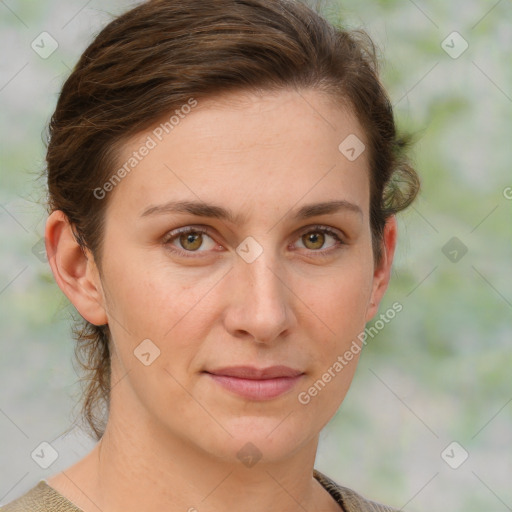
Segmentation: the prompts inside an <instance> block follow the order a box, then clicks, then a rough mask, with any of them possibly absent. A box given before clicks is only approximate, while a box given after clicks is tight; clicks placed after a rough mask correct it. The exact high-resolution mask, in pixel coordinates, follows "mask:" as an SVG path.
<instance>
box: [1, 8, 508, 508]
mask: <svg viewBox="0 0 512 512" xmlns="http://www.w3.org/2000/svg"><path fill="white" fill-rule="evenodd" d="M132 5H134V4H133V3H128V2H125V1H117V2H114V1H113V0H103V1H101V2H100V1H99V0H92V1H89V2H86V1H85V0H80V1H76V0H70V1H68V2H62V1H55V0H47V1H45V2H42V3H36V2H29V1H27V0H25V1H15V0H5V1H2V2H0V20H1V21H0V24H1V36H0V41H1V46H2V49H3V51H2V56H1V61H0V71H1V78H0V102H1V111H2V117H1V130H2V132H1V135H2V136H1V137H0V150H1V171H0V179H1V189H0V230H1V236H2V243H1V245H0V251H1V256H2V259H1V266H0V304H1V306H0V320H1V322H0V325H1V330H2V333H1V347H2V357H1V359H0V390H1V391H0V504H3V503H7V502H8V501H11V500H12V499H14V498H15V497H17V496H19V495H20V494H22V493H23V492H24V491H26V490H28V489H29V488H30V487H32V486H33V485H34V484H35V483H36V482H37V481H38V480H39V479H40V478H44V477H47V476H48V477H49V476H50V475H51V474H54V473H56V472H57V471H60V470H61V469H64V468H65V467H67V466H69V465H70V464H72V463H73V462H74V461H76V460H78V459H79V458H81V457H82V456H83V455H85V454H86V453H87V451H88V450H89V449H90V448H91V447H92V446H93V443H92V442H91V441H90V440H88V439H87V438H86V437H85V436H84V435H83V434H81V433H80V431H79V430H78V429H74V430H71V431H68V427H70V425H71V422H72V421H73V419H74V413H76V412H77V410H78V409H76V408H74V404H75V400H76V398H77V396H78V393H79V385H78V377H77V374H76V372H75V369H74V364H73V343H72V341H71V335H70V327H69V326H70V312H71V311H70V309H71V308H70V307H68V306H67V303H66V301H65V300H64V297H63V295H62V294H61V292H60V290H59V289H58V287H57V285H56V284H54V282H53V278H52V276H51V273H50V270H49V267H48V264H47V262H46V261H45V260H44V256H42V252H41V249H42V236H43V232H44V221H45V211H44V209H43V208H42V207H41V205H40V203H41V201H42V200H44V195H45V191H44V183H41V182H40V181H38V180H37V175H38V173H39V171H40V170H41V169H42V168H43V166H44V149H45V148H44V143H43V140H44V137H45V135H44V128H45V125H46V124H47V123H48V121H49V118H50V116H51V113H52V112H53V108H54V106H55V102H56V99H57V95H58V92H59V89H60V86H61V85H62V83H63V81H64V79H65V77H66V76H67V74H68V73H69V71H70V69H71V67H72V66H73V65H74V63H75V62H76V60H77V58H78V57H79V55H80V54H81V52H82V51H83V49H84V48H85V46H86V44H87V43H88V41H89V40H90V39H91V38H92V36H93V34H95V33H97V32H98V30H99V29H100V28H101V27H102V26H103V25H104V24H106V23H107V22H108V21H109V20H110V19H111V18H112V16H115V15H117V14H119V13H121V12H123V11H124V10H126V9H127V8H129V7H130V6H132ZM319 5H320V8H321V9H322V10H323V12H324V13H325V15H326V16H327V17H329V18H330V19H331V20H333V21H336V22H340V21H341V23H342V24H343V25H345V26H348V27H352V28H363V29H365V30H367V31H368V32H369V34H370V35H371V36H372V37H373V39H374V40H375V42H376V43H377V45H378V47H379V48H380V50H381V52H382V78H383V81H384V83H385V85H386V87H387V89H388V91H389V94H390V97H391V99H392V102H393V104H394V107H395V112H396V116H397V120H398V123H399V126H400V128H401V129H402V130H403V131H408V132H412V133H413V134H415V137H416V140H417V142H416V145H415V147H414V150H413V158H414V163H415V166H416V167H417V169H418V171H419V173H420V176H421V179H422V184H423V189H422V192H421V195H420V197H419V199H418V201H417V202H416V203H415V204H414V206H413V207H411V208H410V209H409V210H407V211H406V212H404V213H403V214H401V215H400V218H399V228H400V237H399V247H398V250H397V255H396V261H395V265H394V272H393V281H392V283H391V285H390V288H389V291H388V293H387V296H386V298H385V300H384V302H383V303H382V305H381V312H384V311H386V310H387V309H388V308H389V307H390V306H391V304H393V302H395V301H398V302H400V303H401V304H402V305H403V311H402V312H400V313H399V314H397V315H396V317H395V318H394V319H393V320H392V321H391V322H390V323H389V324H386V326H385V328H384V329H382V330H381V331H380V333H379V334H378V336H376V337H374V338H373V339H369V342H368V345H367V346H366V348H365V350H364V352H363V356H362V359H361V362H360V367H359V369H358V372H357V374H356V378H355V380H354V382H353V384H352V388H351V390H350V392H349V394H348V396H347V398H346V400H345V401H344V403H343V404H342V406H341V408H340V410H339V411H338V413H337V414H336V416H335V417H334V418H333V420H332V421H331V422H330V423H329V425H328V426H327V427H326V428H325V429H324V431H323V432H322V434H321V443H320V449H319V453H318V458H317V464H316V467H317V468H318V469H320V470H321V471H323V472H325V473H326V474H328V475H329V476H330V477H331V478H333V479H334V480H336V481H338V482H339V483H341V484H343V485H345V486H348V487H352V488H354V489H356V490H358V491H360V492H361V493H363V494H364V495H366V496H368V497H371V498H373V499H376V500H378V501H382V502H385V503H389V504H392V505H394V506H396V507H397V508H403V510H407V511H417V512H420V511H427V510H429V511H430V510H432V509H434V510H439V511H444V510H446V511H448V510H449V511H453V510H464V511H466V512H482V511H501V510H503V511H505V510H512V486H511V485H510V482H511V476H512V377H511V373H512V371H511V370H512V350H511V346H512V344H511V338H512V271H511V255H512V229H511V224H512V222H511V220H512V216H511V210H512V172H511V170H510V169H511V163H512V151H511V135H512V3H511V2H510V1H509V0H502V1H497V2H495V1H492V2H484V1H466V2H462V1H460V0H459V1H453V2H443V1H441V0H433V1H430V2H420V1H419V0H416V1H414V2H413V1H412V0H410V1H407V0H396V1H386V2H384V1H369V0H363V1H361V0H359V1H356V0H351V1H343V2H337V1H332V2H320V3H319ZM41 32H48V33H49V34H50V35H51V36H52V38H54V39H55V41H57V43H58V48H57V49H56V50H55V51H54V52H53V53H52V54H51V55H50V56H48V57H47V58H42V57H41V56H40V55H38V54H37V53H36V52H35V51H34V50H33V49H32V47H31V43H32V41H34V40H35V39H36V37H38V36H39V34H41ZM454 32H456V33H454ZM466 45H467V48H466ZM370 325H371V324H370ZM42 441H48V442H51V444H52V445H53V446H55V448H56V449H57V450H58V451H59V454H60V457H59V459H58V460H57V462H55V464H54V465H52V466H51V467H50V468H49V469H48V470H46V471H45V470H42V469H40V468H39V467H38V466H37V465H36V464H35V463H34V461H33V460H32V458H31V457H30V454H31V452H32V451H33V450H34V448H35V447H36V446H38V445H39V444H40V443H41V442H42ZM452 442H456V443H458V445H455V446H454V445H451V446H450V447H449V445H450V444H451V443H452ZM447 447H448V449H447V450H445V449H446V448H447ZM463 450H464V451H463ZM465 452H467V454H468V458H467V460H465V461H464V462H463V463H461V464H460V465H459V466H458V467H457V468H454V467H452V466H457V465H458V464H459V463H460V461H461V460H462V459H463V456H465V455H464V454H465Z"/></svg>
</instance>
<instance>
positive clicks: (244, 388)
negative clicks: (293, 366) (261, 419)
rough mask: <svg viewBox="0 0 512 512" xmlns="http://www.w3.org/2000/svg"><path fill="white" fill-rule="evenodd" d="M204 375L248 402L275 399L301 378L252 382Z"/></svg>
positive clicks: (223, 376)
mask: <svg viewBox="0 0 512 512" xmlns="http://www.w3.org/2000/svg"><path fill="white" fill-rule="evenodd" d="M206 375H208V376H209V377H211V378H212V379H213V380H214V381H215V382H217V383H218V384H220V385H221V386H223V387H224V388H225V389H227V390H229V391H232V392H233V393H236V394H237V395H240V396H243V397H244V398H248V399H250V400H270V399H272V398H276V397H278V396H280V395H282V394H284V393H286V392H287V391H290V389H292V388H293V387H294V386H295V385H296V384H297V382H299V380H300V379H301V377H302V375H298V376H297V377H278V378H275V379H260V380H254V379H240V378H237V377H228V376H226V375H214V374H213V373H206Z"/></svg>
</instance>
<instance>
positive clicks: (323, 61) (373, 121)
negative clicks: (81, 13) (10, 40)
mask: <svg viewBox="0 0 512 512" xmlns="http://www.w3.org/2000/svg"><path fill="white" fill-rule="evenodd" d="M282 88H292V89H295V90H297V91H300V90H304V89H315V90H318V91H321V92H324V93H326V94H327V95H328V96H330V97H331V98H332V99H333V100H334V101H336V102H338V103H339V104H340V105H342V106H349V107H350V108H351V109H352V111H353V112H354V113H355V114H356V116H357V118H358V120H359V122H360V124H361V126H362V127H363V129H364V131H365V134H366V136H367V139H368V146H367V151H368V157H369V162H370V224H371V230H372V240H373V252H374V258H375V261H376V262H378V261H379V259H380V257H381V243H382V235H383V231H384V225H385V223H386V220H387V219H388V218H389V217H390V216H391V215H393V214H395V213H397V212H399V211H400V210H402V209H404V208H406V207H407V206H408V205H409V204H410V203H411V202H412V201H413V200H414V198H415V196H416V195H417V193H418V190H419V179H418V176H417V174H416V172H415V171H414V170H413V169H412V167H411V166H410V165H409V164H408V161H407V158H406V155H405V149H406V143H405V140H404V139H401V138H399V137H398V135H397V132H396V129H395V122H394V118H393V111H392V107H391V103H390V101H389V99H388V96H387V94H386V92H385V90H384V89H383V87H382V85H381V83H380V81H379V78H378V62H377V55H376V50H375V47H374V44H373V43H372V41H371V39H370V38H369V36H367V35H366V34H365V33H364V32H362V31H347V30H344V29H342V28H341V27H335V26H333V25H332V24H330V23H329V22H328V21H326V19H324V18H323V17H322V16H321V15H320V14H318V13H317V12H315V11H314V10H313V9H311V8H310V7H308V6H307V5H306V4H305V3H303V2H297V1H292V0H212V1H208V2H198V1H197V0H152V1H149V2H146V3H143V4H141V5H139V6H137V7H135V8H133V9H132V10H130V11H128V12H126V13H125V14H123V15H121V16H119V17H118V18H116V19H114V20H113V21H112V22H110V23H109V24H108V25H107V26H106V27H105V28H104V29H103V30H102V31H101V32H100V33H99V34H98V35H97V37H96V38H95V39H94V41H93V42H92V43H91V44H90V46H89V47H88V48H87V49H86V50H85V51H84V52H83V54H82V56H81V58H80V59H79V61H78V63H77V65H76V66H75V68H74V69H73V71H72V73H71V75H70V76H69V77H68V79H67V80H66V82H65V83H64V85H63V87H62V91H61V94H60V97H59V100H58V102H57V106H56V109H55V112H54V114H53V116H52V118H51V121H50V125H49V142H48V149H47V156H46V162H47V170H46V173H47V180H48V192H49V198H48V211H49V213H50V212H52V211H54V210H62V211H63V212H64V213H65V214H66V215H67V217H68V219H69V221H70V223H71V225H72V226H73V229H74V230H75V233H76V238H77V241H78V243H79V244H80V245H81V246H82V248H84V249H85V248H87V249H89V250H90V251H91V253H92V254H93V256H94V258H95V261H96V263H97V265H98V268H99V270H100V272H101V248H102V233H103V221H104V216H105V208H106V205H107V204H108V195H107V197H105V198H104V199H99V198H98V197H97V196H96V195H95V193H94V191H95V190H97V189H98V187H102V186H103V185H104V184H105V182H106V181H107V180H108V179H109V178H110V177H111V176H112V173H113V172H114V171H115V170H116V169H117V168H118V165H119V162H118V159H117V155H118V154H119V150H120V148H121V147H122V145H123V142H125V141H126V140H127V139H128V137H130V136H133V135H135V134H137V133H138V132H141V131H143V130H145V129H147V128H149V127H150V126H151V125H152V124H154V123H155V122H157V121H159V120H160V119H162V117H163V116H164V115H166V114H168V113H171V112H173V111H174V110H175V109H179V108H180V107H181V106H182V105H184V104H186V103H187V102H188V101H189V100H190V99H191V98H194V99H196V100H197V101H199V102H200V101H201V99H205V98H210V97H213V96H215V95H218V94H224V93H229V92H230V91H233V92H235V91H242V90H247V91H260V92H265V91H277V90H279V89H282ZM340 142H341V141H340ZM82 320H83V319H82ZM74 334H75V337H76V340H77V346H76V349H75V353H76V355H77V359H78V361H79V363H80V364H81V365H82V368H83V369H84V370H85V373H86V379H85V382H86V383H87V384H86V387H85V389H84V391H83V397H82V416H83V418H84V419H85V421H86V423H87V425H88V426H89V427H90V429H91V431H92V432H91V433H92V434H93V435H94V436H95V438H96V439H97V440H99V439H100V438H101V436H102V435H103V433H104V429H105V425H106V420H107V417H108V406H109V400H110V386H111V383H110V363H111V361H110V348H109V344H110V338H109V336H110V331H109V328H108V325H103V326H95V325H92V324H90V323H88V322H87V321H85V320H83V321H82V323H81V324H79V325H78V326H76V327H75V330H74Z"/></svg>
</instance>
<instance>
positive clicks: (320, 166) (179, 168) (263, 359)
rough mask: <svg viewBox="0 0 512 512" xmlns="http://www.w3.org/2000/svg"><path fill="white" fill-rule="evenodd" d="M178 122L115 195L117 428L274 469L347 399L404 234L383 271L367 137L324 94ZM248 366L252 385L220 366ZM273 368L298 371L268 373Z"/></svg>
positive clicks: (112, 298) (110, 269)
mask: <svg viewBox="0 0 512 512" xmlns="http://www.w3.org/2000/svg"><path fill="white" fill-rule="evenodd" d="M189 110H190V112H189ZM184 112H188V113H186V114H184ZM180 114H181V115H180V116H179V122H178V123H176V119H174V120H173V127H172V128H171V129H170V128H169V126H170V125H167V127H166V128H167V131H168V132H169V133H166V131H165V130H164V129H163V128H162V125H155V127H154V128H152V129H150V130H148V131H146V132H144V133H142V134H140V135H138V136H137V137H135V138H133V139H131V140H130V142H129V143H127V144H126V145H125V146H124V150H123V153H122V154H121V157H120V159H119V162H118V164H119V165H118V167H116V169H119V168H121V167H122V166H123V165H124V164H125V163H127V162H130V158H135V159H136V160H137V163H136V164H135V163H134V162H135V161H134V160H131V164H129V165H128V166H126V167H125V169H130V170H129V172H126V173H122V172H121V177H122V176H123V175H124V174H126V176H124V177H122V179H121V181H120V182H115V185H114V186H113V187H112V188H113V190H111V191H109V192H108V193H107V194H106V197H105V199H103V200H107V201H108V203H109V204H108V208H107V212H106V223H105V228H104V243H103V251H102V261H101V270H102V272H101V288H102V290H103V293H104V298H105V302H104V304H103V305H104V307H105V311H106V319H107V320H108V324H109V326H110V330H111V333H112V336H113V340H114V345H115V348H114V352H115V353H114V356H113V363H112V364H113V372H114V379H113V382H114V383H116V382H118V381H119V383H118V384H116V385H115V386H114V388H113V390H112V398H111V399H112V404H111V411H112V412H111V421H115V415H123V416H124V418H125V419H126V421H128V422H129V425H130V427H131V428H133V429H135V431H137V429H140V431H141V432H142V431H145V432H147V428H148V425H151V427H150V428H151V429H154V432H157V431H158V432H160V433H162V432H164V433H165V434H168V435H169V436H171V437H173V438H177V439H179V440H180V441H184V442H187V441H188V442H191V443H192V444H193V445H194V446H196V447H199V448H200V449H202V450H205V451H206V452H208V453H210V454H214V455H216V456H219V457H223V458H226V457H227V458H228V459H229V458H233V459H234V458H235V457H236V454H237V453H238V452H239V450H240V449H241V448H242V447H244V446H245V445H246V443H248V442H250V443H252V444H253V445H254V446H255V447H256V448H257V449H258V450H259V452H261V454H262V456H263V457H265V459H266V460H277V459H278V458H280V457H284V456H286V455H289V454H290V453H292V452H293V451H294V450H296V449H297V448H299V447H301V446H305V445H306V444H307V443H311V442H313V440H315V439H316V438H317V435H318V433H319V431H320V430H321V429H322V427H323V426H324V425H325V424H326V423H327V422H328V421H329V419H330V418H331V417H332V416H333V415H334V413H335V412H336V410H337V408H338V406H339V405H340V403H341V402H342V400H343V398H344V397H345V394H346V392H347V390H348V388H349V385H350V382H351V380H352V377H353V374H354V371H355V368H356V364H357V359H358V350H357V347H358V346H360V345H361V343H360V341H359V340H358V338H357V337H358V335H359V334H360V333H361V331H363V330H364V327H365V323H366V322H367V321H368V320H369V319H370V318H371V317H372V316H373V315H374V313H375V311H376V307H377V305H378V302H379V300H380V298H381V296H382V294H383V292H384V290H385V287H386V285H387V279H388V277H389V265H390V263H391V261H390V259H391V258H392V249H393V247H392V246H394V237H393V235H392V233H394V231H393V230H394V220H393V221H392V222H391V223H388V226H387V230H386V233H388V234H387V235H386V237H387V238H386V239H389V240H391V242H390V244H389V247H387V248H386V247H385V248H384V249H385V255H387V256H388V261H387V263H386V264H383V266H381V267H378V268H374V261H373V257H372V239H371V231H370V222H369V169H368V159H367V156H368V155H367V152H366V151H363V152H362V153H361V154H360V155H359V156H358V157H357V158H355V159H354V156H357V153H358V152H359V151H360V150H361V148H362V146H360V142H357V141H358V139H359V141H362V142H363V143H365V140H366V138H365V134H364V133H363V131H362V129H361V127H360V126H359V124H358V122H357V121H356V120H355V118H354V117H353V116H352V115H351V114H350V112H348V111H346V110H341V109H340V108H339V107H335V106H333V104H332V103H330V102H329V101H328V99H327V98H326V97H325V96H324V95H322V94H320V93H319V92H316V91H304V92H301V93H300V94H299V93H297V92H292V91H284V90H283V91H281V92H279V93H273V94H265V95H262V96H255V95H249V94H247V93H245V94H242V93H237V94H236V95H235V94H231V95H226V96H225V97H223V98H222V101H213V100H208V101H199V102H198V103H197V105H196V106H194V107H193V108H191V109H188V108H184V109H182V111H181V112H180ZM169 118H170V116H166V118H165V119H164V120H163V122H165V121H168V120H169ZM354 136H355V137H357V139H355V138H354ZM347 137H351V138H349V139H347ZM345 139H347V142H345V143H344V145H343V144H342V147H341V150H343V152H342V151H341V150H340V148H339V146H340V144H341V143H342V142H343V141H345ZM347 144H348V147H346V146H347ZM144 146H145V147H146V148H147V150H143V149H141V148H142V147H144ZM351 148H354V151H351ZM134 152H135V153H134ZM345 155H347V156H348V157H350V158H347V156H345ZM132 164H133V165H132ZM106 188H107V189H109V187H108V186H107V187H106ZM389 233H391V235H390V234H389ZM386 249H387V252H386ZM385 259H386V258H385ZM372 302H374V303H375V304H376V305H375V306H372V305H371V303H372ZM347 351H351V352H352V353H353V358H352V359H351V360H350V361H348V360H347V359H346V358H345V357H343V356H344V354H345V353H346V352H347ZM339 357H341V358H342V359H343V360H344V361H345V364H342V363H340V359H339ZM336 362H338V365H336ZM339 365H341V366H342V368H341V369H340V366H339ZM241 366H242V367H251V368H252V369H253V370H254V372H255V373H253V374H247V373H243V371H241V373H240V372H239V373H237V372H236V371H234V370H233V371H229V370H225V368H229V367H241ZM275 366H285V367H288V370H284V371H283V370H282V369H279V368H278V369H277V370H276V371H275V373H273V374H272V373H271V371H269V373H267V374H260V375H258V373H257V370H264V369H268V368H269V367H275ZM287 371H288V372H291V373H286V372H287ZM326 372H327V373H329V374H330V379H328V378H327V377H326V376H325V374H326ZM230 374H231V376H230ZM291 375H296V376H295V377H292V376H291ZM242 377H246V378H242ZM247 377H249V378H247ZM256 377H259V378H256ZM269 377H274V378H271V379H269ZM265 380H266V382H265ZM319 380H320V381H322V382H323V385H322V384H318V382H317V381H319ZM315 382H317V385H316V388H315V389H316V392H315V390H313V391H308V390H310V388H311V387H312V386H313V387H314V384H315ZM121 397H122V398H121ZM162 429H163V430H162ZM245 449H248V448H247V447H246V448H245ZM251 449H253V448H251ZM242 453H243V452H242Z"/></svg>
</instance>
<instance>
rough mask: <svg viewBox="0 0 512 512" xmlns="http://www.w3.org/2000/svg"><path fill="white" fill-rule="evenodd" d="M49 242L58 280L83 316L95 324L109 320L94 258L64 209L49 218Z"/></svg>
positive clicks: (53, 268)
mask: <svg viewBox="0 0 512 512" xmlns="http://www.w3.org/2000/svg"><path fill="white" fill-rule="evenodd" d="M45 243H46V253H47V255H48V262H49V263H50V267H51V269H52V272H53V276H54V278H55V281H56V282H57V284H58V285H59V288H60V289H61V290H62V291H63V293H64V294H65V295H66V297H67V298H68V299H69V300H70V302H71V303H72V304H73V306H75V308H76V309H77V311H78V312H79V313H80V315H81V316H82V317H83V318H85V319H86V320H87V321H89V322H90V323H92V324H94V325H104V324H106V323H108V320H107V315H106V312H105V299H104V295H103V290H102V287H101V280H100V277H99V273H98V269H97V267H96V264H95V262H94V258H93V257H92V254H91V253H90V252H89V251H87V252H84V250H82V248H81V247H80V245H79V244H78V242H77V241H76V238H75V235H74V233H73V230H72V227H71V224H70V223H69V219H68V218H67V216H66V215H65V214H64V212H62V211H61V210H56V211H54V212H52V213H51V214H50V216H49V217H48V220H47V221H46V230H45Z"/></svg>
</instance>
